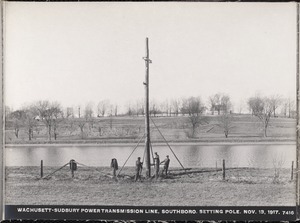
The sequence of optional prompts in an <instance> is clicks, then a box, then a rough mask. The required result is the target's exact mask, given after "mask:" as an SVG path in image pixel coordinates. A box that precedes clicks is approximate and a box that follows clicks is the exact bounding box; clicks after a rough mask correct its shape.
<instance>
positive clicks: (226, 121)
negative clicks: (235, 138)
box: [217, 113, 234, 138]
mask: <svg viewBox="0 0 300 223" xmlns="http://www.w3.org/2000/svg"><path fill="white" fill-rule="evenodd" d="M217 126H219V127H220V128H221V129H222V130H223V131H224V134H225V137H226V138H227V137H228V135H229V133H230V132H231V130H232V129H233V128H234V125H233V118H232V115H230V114H228V113H223V114H222V115H221V116H220V117H219V119H218V124H217Z"/></svg>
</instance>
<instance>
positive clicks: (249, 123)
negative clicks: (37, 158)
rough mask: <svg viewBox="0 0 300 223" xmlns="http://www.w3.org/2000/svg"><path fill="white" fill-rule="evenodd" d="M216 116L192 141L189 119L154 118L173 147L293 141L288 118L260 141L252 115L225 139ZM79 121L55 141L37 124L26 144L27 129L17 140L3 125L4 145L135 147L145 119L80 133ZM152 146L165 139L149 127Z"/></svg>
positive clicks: (108, 122) (91, 126)
mask: <svg viewBox="0 0 300 223" xmlns="http://www.w3.org/2000/svg"><path fill="white" fill-rule="evenodd" d="M219 118H220V117H219V116H207V117H206V120H207V123H208V124H205V125H200V126H199V127H198V128H197V129H196V133H195V136H194V137H191V136H190V132H191V125H190V123H189V119H188V117H181V116H179V117H155V118H154V117H153V120H154V122H155V123H156V125H157V126H159V129H160V131H161V132H162V134H163V135H164V137H165V138H166V140H168V141H169V142H173V143H211V142H212V143H241V142H245V143H246V142H250V143H255V142H291V141H295V138H296V130H295V129H296V121H295V119H289V118H272V119H271V121H270V126H269V127H268V130H267V133H268V137H263V135H262V126H261V123H260V122H259V121H258V119H257V118H256V117H254V116H251V115H233V117H232V126H233V127H232V129H231V130H230V133H229V136H228V138H226V137H225V135H224V129H222V128H220V127H219V126H218V122H219ZM81 121H83V120H80V119H66V120H64V121H63V122H61V123H60V124H59V126H58V130H57V131H58V132H57V139H56V140H54V138H53V136H52V139H51V141H49V139H48V135H47V129H46V127H45V125H44V124H43V123H42V122H41V121H40V122H38V124H37V126H36V127H35V128H34V133H33V138H32V140H28V135H27V134H26V128H24V127H21V128H20V130H19V135H18V137H16V135H15V132H14V128H13V123H12V122H9V121H8V122H7V123H6V131H5V133H6V134H5V142H6V144H106V143H137V142H138V140H139V139H140V138H141V137H142V136H143V134H144V117H112V118H109V117H101V118H95V119H94V120H93V123H86V124H85V126H84V128H83V132H81V131H80V128H79V126H78V123H81ZM151 129H152V131H151V140H152V142H157V143H162V142H164V139H163V138H162V136H161V135H160V133H159V132H158V131H157V130H156V128H155V127H154V126H153V125H151Z"/></svg>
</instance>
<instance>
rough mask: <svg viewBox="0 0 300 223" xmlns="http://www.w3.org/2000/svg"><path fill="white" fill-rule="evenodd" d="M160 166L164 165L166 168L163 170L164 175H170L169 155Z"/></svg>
mask: <svg viewBox="0 0 300 223" xmlns="http://www.w3.org/2000/svg"><path fill="white" fill-rule="evenodd" d="M160 164H164V168H163V170H162V173H164V172H165V173H166V176H167V175H168V169H169V164H170V159H169V155H167V157H166V159H165V160H164V161H162V162H161V163H160Z"/></svg>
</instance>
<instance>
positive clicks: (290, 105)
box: [288, 98, 296, 118]
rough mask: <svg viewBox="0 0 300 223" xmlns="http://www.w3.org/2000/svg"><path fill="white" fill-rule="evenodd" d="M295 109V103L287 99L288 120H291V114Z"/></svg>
mask: <svg viewBox="0 0 300 223" xmlns="http://www.w3.org/2000/svg"><path fill="white" fill-rule="evenodd" d="M295 107H296V105H295V101H294V100H293V99H291V98H289V100H288V109H289V118H293V112H294V111H295ZM295 113H296V112H295Z"/></svg>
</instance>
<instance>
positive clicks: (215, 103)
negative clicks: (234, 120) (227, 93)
mask: <svg viewBox="0 0 300 223" xmlns="http://www.w3.org/2000/svg"><path fill="white" fill-rule="evenodd" d="M220 97H221V96H220V94H215V95H211V96H210V97H209V99H208V100H209V104H210V111H211V114H212V115H214V114H215V111H218V114H219V112H220Z"/></svg>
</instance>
